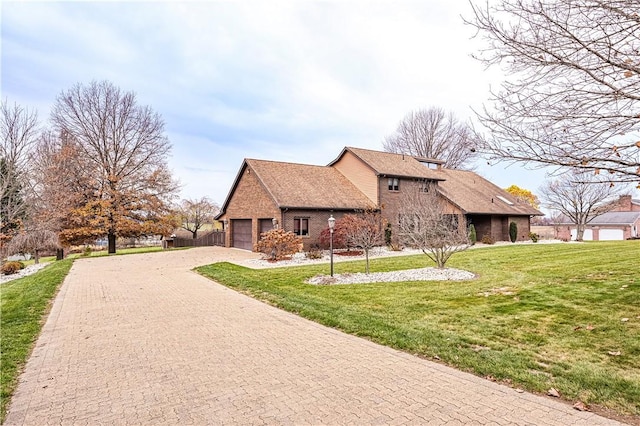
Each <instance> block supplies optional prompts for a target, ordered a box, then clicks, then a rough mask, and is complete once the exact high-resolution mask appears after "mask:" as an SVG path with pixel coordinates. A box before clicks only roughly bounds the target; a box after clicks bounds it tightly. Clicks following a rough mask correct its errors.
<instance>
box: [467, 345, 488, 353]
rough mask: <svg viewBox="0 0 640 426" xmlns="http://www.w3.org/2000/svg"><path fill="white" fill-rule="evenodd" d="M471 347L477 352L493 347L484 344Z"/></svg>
mask: <svg viewBox="0 0 640 426" xmlns="http://www.w3.org/2000/svg"><path fill="white" fill-rule="evenodd" d="M471 349H473V350H474V351H475V352H480V351H488V350H489V349H491V348H490V347H488V346H482V345H472V346H471Z"/></svg>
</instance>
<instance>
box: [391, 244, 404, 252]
mask: <svg viewBox="0 0 640 426" xmlns="http://www.w3.org/2000/svg"><path fill="white" fill-rule="evenodd" d="M389 248H390V249H391V251H402V246H401V245H400V244H394V243H391V245H390V246H389Z"/></svg>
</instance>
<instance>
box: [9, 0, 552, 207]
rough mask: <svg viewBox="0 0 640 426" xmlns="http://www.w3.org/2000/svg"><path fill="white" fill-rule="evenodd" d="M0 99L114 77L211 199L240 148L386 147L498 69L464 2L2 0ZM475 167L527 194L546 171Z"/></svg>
mask: <svg viewBox="0 0 640 426" xmlns="http://www.w3.org/2000/svg"><path fill="white" fill-rule="evenodd" d="M1 8H2V10H1V12H2V97H3V98H7V99H8V100H9V101H10V102H17V103H19V104H21V105H24V106H29V107H32V108H36V109H37V110H38V113H39V116H40V118H41V119H42V121H43V122H45V123H46V122H47V121H48V119H49V113H50V110H51V106H52V104H53V103H54V102H55V99H56V96H57V95H58V94H59V93H60V92H61V91H62V90H67V89H69V88H70V87H71V86H73V85H74V84H75V83H77V82H81V83H89V82H90V81H92V80H105V79H106V80H109V81H111V82H112V83H114V84H115V85H116V86H119V87H120V88H121V89H123V90H126V91H133V92H135V93H136V94H137V96H138V101H139V103H141V104H144V105H149V106H151V107H152V108H153V109H154V110H155V111H156V112H159V113H160V114H161V115H162V116H163V118H164V120H165V123H166V131H167V135H168V136H169V138H170V140H171V142H172V144H173V151H172V155H171V160H170V166H171V169H172V170H173V172H174V175H175V177H176V178H178V179H179V181H180V182H181V184H182V193H181V196H182V197H183V198H184V197H189V198H195V197H201V196H208V197H210V198H211V199H213V200H214V201H217V202H218V203H222V202H223V201H224V199H225V197H226V195H227V193H228V191H229V188H230V186H231V183H232V182H233V179H234V178H235V176H236V173H237V171H238V168H239V167H240V165H241V163H242V160H243V158H245V157H246V158H258V159H269V160H279V161H292V162H301V163H309V164H320V165H325V164H327V163H329V162H330V161H331V160H333V159H334V158H335V157H336V156H337V155H338V154H339V152H340V150H341V149H342V148H343V147H344V146H355V147H361V148H369V149H377V150H382V141H383V139H384V137H385V136H387V135H389V134H391V133H392V132H393V131H394V129H395V128H396V126H397V124H398V122H399V121H400V120H401V119H402V118H403V116H404V115H405V114H406V113H407V112H409V111H411V110H414V109H418V108H425V107H430V106H438V107H442V108H444V109H446V110H450V111H453V112H454V113H455V114H456V115H457V116H458V117H459V118H460V119H461V120H465V121H466V120H469V119H471V118H472V117H473V112H472V110H471V108H476V109H477V108H480V107H481V105H482V103H483V102H484V101H485V100H486V99H487V96H488V91H489V87H490V85H493V86H494V87H495V86H497V85H498V84H499V73H498V71H497V70H496V71H486V70H485V69H484V68H483V67H482V66H481V64H479V63H477V62H476V61H475V60H473V59H472V58H471V57H470V55H471V53H472V52H473V51H474V49H478V48H479V47H480V46H481V44H480V41H478V40H474V39H471V37H472V36H473V30H472V29H471V28H469V27H468V26H466V25H464V23H463V21H462V19H461V17H460V15H466V16H468V14H469V6H468V3H467V1H465V0H453V1H451V0H430V1H406V0H398V1H351V2H346V1H296V2H293V1H287V2H281V1H268V2H258V1H248V2H227V1H225V2H181V3H176V2H118V3H110V2H100V3H97V2H11V1H3V2H2V3H1ZM478 171H479V173H480V174H482V175H483V176H485V177H486V178H488V179H490V180H492V181H493V182H494V183H496V184H497V185H499V186H501V187H507V186H509V185H511V184H516V185H519V186H521V187H524V188H527V189H530V190H532V191H534V192H536V190H537V189H538V187H539V186H540V185H541V184H542V182H543V180H544V172H542V171H539V170H538V171H528V170H525V169H524V168H523V167H522V166H520V165H514V166H510V167H509V168H507V169H505V165H498V166H488V165H487V164H486V162H485V161H480V162H479V168H478Z"/></svg>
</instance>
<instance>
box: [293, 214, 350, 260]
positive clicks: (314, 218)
mask: <svg viewBox="0 0 640 426" xmlns="http://www.w3.org/2000/svg"><path fill="white" fill-rule="evenodd" d="M349 213H353V212H345V211H339V212H335V211H334V212H331V211H327V210H287V211H285V212H284V213H283V215H282V218H283V220H282V226H283V229H284V230H285V231H291V232H293V220H294V219H295V218H308V219H309V235H308V236H303V237H302V244H303V248H304V250H308V249H309V247H310V246H312V245H314V244H318V243H319V238H320V233H321V232H322V230H323V229H325V228H328V227H329V223H328V222H327V220H328V219H329V217H330V216H331V215H333V217H334V218H335V219H336V220H338V219H340V218H342V217H343V216H344V215H345V214H349Z"/></svg>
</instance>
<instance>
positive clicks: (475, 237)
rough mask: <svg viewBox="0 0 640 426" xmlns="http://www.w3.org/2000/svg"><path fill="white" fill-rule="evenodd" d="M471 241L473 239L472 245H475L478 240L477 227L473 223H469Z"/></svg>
mask: <svg viewBox="0 0 640 426" xmlns="http://www.w3.org/2000/svg"><path fill="white" fill-rule="evenodd" d="M469 241H471V245H474V244H475V243H477V242H478V235H477V234H476V227H475V226H474V225H473V223H472V224H471V225H469Z"/></svg>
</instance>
